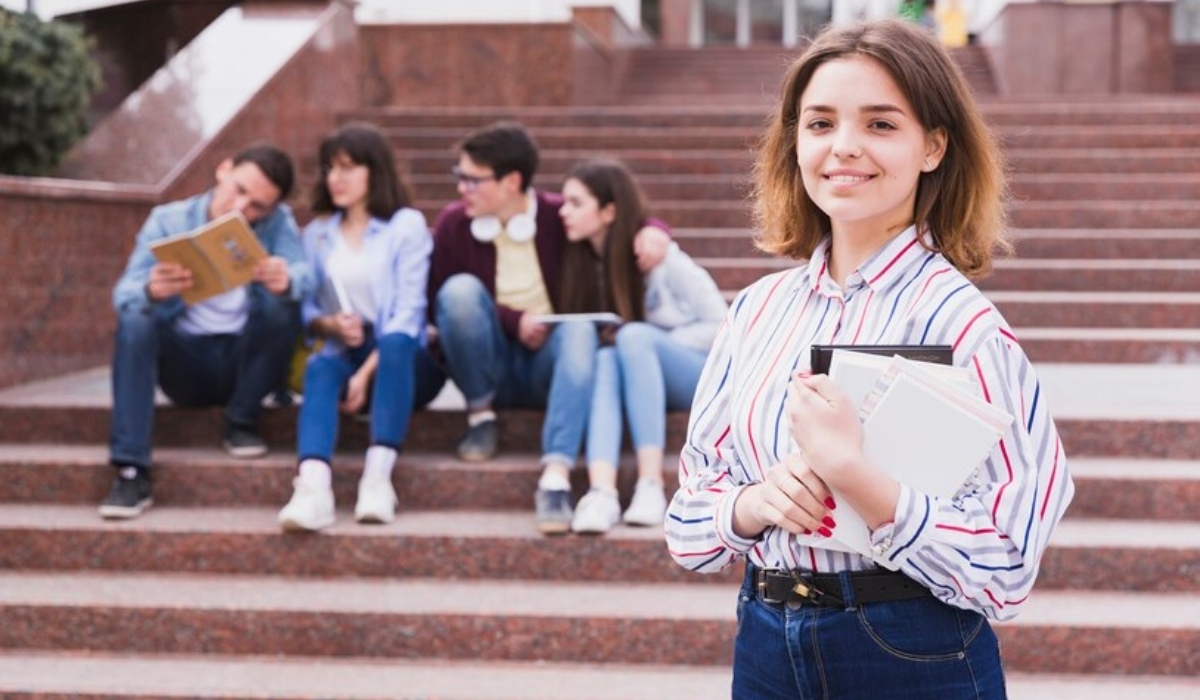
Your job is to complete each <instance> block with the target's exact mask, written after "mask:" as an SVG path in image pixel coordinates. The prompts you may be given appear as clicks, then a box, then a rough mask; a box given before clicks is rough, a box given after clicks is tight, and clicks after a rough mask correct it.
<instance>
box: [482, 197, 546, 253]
mask: <svg viewBox="0 0 1200 700" xmlns="http://www.w3.org/2000/svg"><path fill="white" fill-rule="evenodd" d="M525 197H526V201H527V202H528V204H527V205H526V207H525V209H526V211H525V212H523V213H521V214H516V215H514V216H513V217H512V218H511V219H509V220H508V226H504V225H503V224H501V223H500V217H498V216H477V217H475V218H474V219H471V237H472V238H474V239H475V240H477V241H479V242H480V243H491V242H492V241H494V240H496V237H497V236H499V235H500V232H501V231H504V230H506V231H507V234H508V240H510V241H512V242H513V243H526V242H528V241H532V240H533V237H534V236H535V235H537V197H535V196H534V194H533V190H532V189H530V190H529V191H528V192H527V193H526V195H525Z"/></svg>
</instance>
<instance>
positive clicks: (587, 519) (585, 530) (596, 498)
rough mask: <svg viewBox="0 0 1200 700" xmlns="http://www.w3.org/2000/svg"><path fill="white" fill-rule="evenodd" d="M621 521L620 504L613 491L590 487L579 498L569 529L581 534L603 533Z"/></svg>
mask: <svg viewBox="0 0 1200 700" xmlns="http://www.w3.org/2000/svg"><path fill="white" fill-rule="evenodd" d="M619 522H621V504H620V503H618V502H617V494H616V492H614V491H604V490H601V489H592V490H591V491H588V492H587V494H585V495H584V497H583V498H581V499H579V505H577V506H575V517H573V518H571V530H572V531H573V532H578V533H579V534H582V535H603V534H604V533H606V532H608V531H609V530H611V529H612V528H613V525H616V524H617V523H619Z"/></svg>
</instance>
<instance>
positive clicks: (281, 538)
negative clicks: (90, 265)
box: [0, 506, 1200, 594]
mask: <svg viewBox="0 0 1200 700" xmlns="http://www.w3.org/2000/svg"><path fill="white" fill-rule="evenodd" d="M1073 507H1074V506H1072V508H1073ZM341 515H342V516H343V517H345V516H346V515H348V514H347V513H342V514H341ZM401 517H403V516H401ZM530 517H531V518H532V515H531V516H530ZM4 535H5V536H4V538H3V539H2V540H0V568H7V569H12V570H15V569H22V570H29V571H111V572H122V571H128V572H143V573H190V574H246V575H263V574H271V575H283V576H315V577H322V578H340V577H350V578H354V577H380V578H387V579H394V578H408V577H414V578H427V577H429V576H431V575H435V574H436V575H438V576H440V577H443V578H452V579H456V580H528V581H542V580H545V581H572V582H580V583H588V582H616V583H619V582H644V583H685V584H696V585H709V584H712V585H725V586H729V587H732V588H734V589H736V587H737V584H738V582H739V581H740V580H741V573H740V571H741V569H740V567H735V568H734V569H732V570H729V571H725V572H722V573H720V574H717V575H711V576H710V575H703V576H702V575H699V574H695V573H692V572H690V571H685V570H684V569H683V568H681V567H679V566H677V565H676V564H675V563H674V562H673V561H672V560H671V559H670V558H669V557H668V556H667V554H666V551H665V549H664V545H663V543H662V541H661V540H657V539H656V540H627V539H618V538H604V537H601V538H591V537H552V538H544V537H540V536H539V537H535V538H516V537H496V538H486V537H474V538H461V537H424V536H422V537H373V536H345V535H338V536H312V535H290V534H289V535H283V534H278V533H272V534H251V533H191V532H140V531H118V530H113V531H107V532H106V531H104V530H99V531H97V530H84V531H72V530H58V531H53V532H47V531H44V530H21V529H8V530H5V531H4ZM481 553H485V554H481ZM447 562H454V565H453V566H452V567H451V566H447ZM1037 587H1038V589H1039V590H1054V589H1080V588H1086V589H1087V590H1108V591H1138V592H1155V593H1189V594H1200V552H1197V550H1195V549H1191V550H1185V549H1160V550H1150V549H1131V548H1119V547H1106V548H1077V547H1066V546H1055V547H1051V548H1050V549H1049V550H1047V552H1046V555H1045V557H1044V559H1043V561H1042V569H1041V573H1040V575H1039V577H1038V582H1037Z"/></svg>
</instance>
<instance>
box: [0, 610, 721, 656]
mask: <svg viewBox="0 0 1200 700" xmlns="http://www.w3.org/2000/svg"><path fill="white" fill-rule="evenodd" d="M733 602H734V601H733V594H732V593H731V596H730V606H731V608H732V606H733ZM669 606H670V602H669V601H664V602H663V607H664V609H667V608H669ZM0 618H2V619H4V620H5V625H3V626H2V627H0V648H9V649H27V650H28V649H55V650H81V651H82V650H89V651H109V652H132V653H189V654H255V655H278V654H286V655H294V656H314V657H361V658H437V659H469V660H472V661H501V660H506V661H512V660H524V661H561V662H571V663H588V662H592V663H654V664H686V665H695V664H699V665H714V664H724V665H727V664H729V663H730V662H731V661H732V658H733V657H732V652H733V645H732V632H733V626H732V623H730V622H724V621H721V622H717V621H704V620H687V621H682V620H643V619H593V618H572V619H564V618H553V617H544V618H538V617H522V616H498V615H496V616H493V615H473V614H464V615H448V614H441V615H404V614H351V613H328V612H326V613H310V612H287V611H277V612H276V611H272V612H260V611H243V610H222V611H215V610H189V609H154V608H151V609H129V608H88V607H84V608H74V607H72V608H40V607H29V606H5V607H0ZM680 639H687V640H688V643H687V644H680V643H679V640H680Z"/></svg>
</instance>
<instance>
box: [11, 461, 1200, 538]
mask: <svg viewBox="0 0 1200 700" xmlns="http://www.w3.org/2000/svg"><path fill="white" fill-rule="evenodd" d="M1068 459H1069V464H1070V465H1071V468H1072V472H1073V473H1074V475H1075V477H1076V481H1077V485H1078V488H1079V492H1078V493H1077V494H1076V497H1075V501H1074V503H1073V505H1072V507H1071V514H1072V515H1073V516H1080V517H1094V518H1120V519H1147V520H1185V519H1188V518H1193V517H1197V516H1200V512H1194V511H1195V508H1194V504H1195V503H1200V462H1197V461H1189V460H1154V459H1135V458H1132V457H1127V458H1123V459H1098V458H1087V457H1079V458H1076V456H1075V455H1074V454H1072V453H1070V452H1068ZM107 460H108V451H107V448H105V447H103V446H101V445H94V446H93V445H78V446H72V445H61V444H59V445H37V444H32V445H30V444H12V443H9V444H6V445H4V446H3V451H2V452H0V504H34V503H37V504H43V505H51V504H58V505H93V504H97V503H99V502H100V501H101V500H103V498H104V496H105V495H106V494H107V493H108V487H109V485H110V484H111V479H112V472H111V471H110V469H109V467H108V463H107ZM295 465H296V458H295V453H294V452H288V451H280V452H274V453H272V454H270V455H268V456H266V457H263V458H261V459H255V460H238V459H232V458H230V457H229V456H228V455H226V454H224V452H222V451H221V450H219V449H218V448H215V447H194V448H181V447H172V448H163V449H159V450H156V451H155V486H156V494H155V500H156V502H157V503H158V504H159V505H163V506H172V507H186V508H194V507H226V508H227V507H235V506H254V507H271V508H279V507H282V506H283V504H284V503H285V502H287V499H288V497H289V496H290V495H291V493H292V477H293V476H294V475H295ZM361 470H362V454H361V453H358V454H353V453H339V454H338V455H337V456H336V457H335V459H334V482H333V486H334V496H335V499H336V501H337V502H338V503H341V504H350V503H353V502H354V499H355V498H356V494H357V490H356V489H357V484H358V478H359V475H360V474H361ZM1089 470H1092V471H1089ZM540 473H541V469H540V467H539V465H538V460H537V457H536V455H535V454H532V453H530V454H524V455H521V454H518V455H507V456H499V457H496V458H493V459H492V460H489V461H487V462H481V463H465V462H462V461H460V460H458V459H457V458H455V457H452V456H449V455H448V454H446V453H414V452H406V453H404V454H402V455H401V456H400V458H399V460H398V463H397V467H396V472H395V477H394V478H393V482H394V484H395V486H396V491H397V494H398V496H399V498H400V503H401V508H402V510H404V511H409V510H413V511H418V512H421V511H460V510H483V511H492V512H494V511H506V510H515V511H525V510H527V509H529V508H530V507H532V506H531V504H532V494H533V491H534V489H535V488H536V485H537V479H538V476H539V475H540ZM572 478H573V483H572V486H573V491H574V494H575V496H576V497H577V498H578V497H581V496H582V495H583V494H584V493H586V491H587V475H586V470H585V469H582V468H580V469H576V470H574V472H573V473H572ZM635 479H636V469H635V468H634V464H633V459H632V456H630V455H628V454H627V455H625V457H624V458H623V460H622V463H621V465H620V472H619V479H618V489H619V491H620V498H621V502H622V504H623V505H625V504H628V501H629V498H630V497H631V496H632V493H633V486H634V481H635ZM663 479H664V482H665V488H666V490H667V492H668V493H672V492H674V491H675V490H676V489H677V488H678V474H677V471H676V469H675V468H674V466H673V465H672V466H669V467H668V468H666V469H665V470H664V473H663ZM1189 497H1193V498H1189ZM1189 508H1190V509H1191V511H1189ZM635 530H636V528H635Z"/></svg>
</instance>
